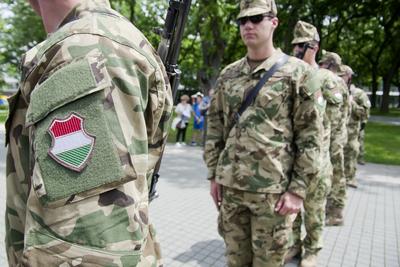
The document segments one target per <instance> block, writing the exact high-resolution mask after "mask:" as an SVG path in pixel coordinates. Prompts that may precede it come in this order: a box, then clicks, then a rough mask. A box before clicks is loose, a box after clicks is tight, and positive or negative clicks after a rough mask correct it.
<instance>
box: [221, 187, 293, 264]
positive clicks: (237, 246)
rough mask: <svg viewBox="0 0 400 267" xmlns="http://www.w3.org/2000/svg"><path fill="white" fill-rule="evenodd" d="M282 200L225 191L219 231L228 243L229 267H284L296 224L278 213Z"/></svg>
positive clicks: (267, 196)
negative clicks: (292, 229)
mask: <svg viewBox="0 0 400 267" xmlns="http://www.w3.org/2000/svg"><path fill="white" fill-rule="evenodd" d="M279 197H280V194H265V193H251V192H246V191H242V190H237V189H232V188H228V187H224V188H223V199H222V205H221V209H220V214H219V217H218V230H219V233H220V234H221V236H222V237H223V238H224V240H225V244H226V252H225V255H226V257H227V261H228V266H230V267H244V266H248V267H250V266H253V267H275V266H283V259H284V256H285V254H286V253H287V250H288V238H289V234H290V229H291V226H292V223H291V221H292V220H291V218H290V216H281V215H278V214H277V213H275V210H274V209H275V204H276V202H277V201H278V200H279Z"/></svg>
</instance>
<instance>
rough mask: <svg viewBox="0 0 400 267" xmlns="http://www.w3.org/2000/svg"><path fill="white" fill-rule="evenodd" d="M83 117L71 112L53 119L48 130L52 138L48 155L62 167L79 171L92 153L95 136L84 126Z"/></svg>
mask: <svg viewBox="0 0 400 267" xmlns="http://www.w3.org/2000/svg"><path fill="white" fill-rule="evenodd" d="M83 123H84V118H82V117H80V116H79V115H77V114H75V113H72V114H71V115H69V116H68V117H67V118H66V119H64V120H63V119H54V120H53V122H52V123H51V125H50V127H49V129H48V132H49V133H50V135H51V138H52V147H51V148H50V150H49V155H50V157H52V158H53V159H54V160H55V161H57V162H58V163H59V164H61V165H63V166H64V167H66V168H68V169H71V170H74V171H77V172H81V171H82V170H83V169H84V168H85V167H86V165H87V163H88V160H89V158H90V156H91V154H92V151H93V147H94V142H95V137H94V136H91V135H89V134H88V133H87V132H86V131H85V128H84V124H83Z"/></svg>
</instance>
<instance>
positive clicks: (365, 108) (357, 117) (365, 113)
mask: <svg viewBox="0 0 400 267" xmlns="http://www.w3.org/2000/svg"><path fill="white" fill-rule="evenodd" d="M350 95H351V97H352V101H351V114H350V119H349V122H348V124H349V125H351V124H360V123H361V122H365V121H367V120H368V117H369V110H370V108H371V102H370V101H369V98H368V95H367V94H366V93H365V92H364V91H363V90H362V89H360V88H357V87H355V86H354V85H353V84H352V85H351V86H350Z"/></svg>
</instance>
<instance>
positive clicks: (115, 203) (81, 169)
mask: <svg viewBox="0 0 400 267" xmlns="http://www.w3.org/2000/svg"><path fill="white" fill-rule="evenodd" d="M31 4H32V5H33V7H34V8H35V10H36V11H37V12H38V13H39V14H40V15H41V16H42V18H43V21H44V24H45V28H46V31H47V32H48V33H49V35H48V38H47V40H46V41H45V42H43V43H41V44H40V45H37V46H36V47H34V48H33V49H32V50H30V51H28V52H27V53H26V56H25V58H24V59H23V62H22V78H21V83H20V87H19V91H18V92H17V94H16V95H14V96H13V97H12V98H11V99H10V115H9V118H8V120H7V123H6V130H7V135H6V143H7V144H8V154H7V210H6V247H7V255H8V260H9V264H10V266H32V267H36V266H41V267H42V266H127V267H128V266H143V267H150V266H161V265H162V262H161V259H160V252H159V245H158V243H157V242H156V241H155V240H154V235H155V233H154V229H153V228H152V226H151V225H150V223H149V217H148V215H149V214H148V185H149V182H150V181H149V179H150V177H151V174H152V170H153V168H154V166H155V164H156V162H157V160H158V158H159V156H160V151H161V148H162V146H163V145H164V141H165V140H166V134H167V130H168V127H167V124H168V121H169V118H170V114H171V108H172V106H171V105H172V96H171V90H170V87H169V84H168V80H167V77H166V73H165V70H164V68H163V65H162V62H161V60H160V59H159V57H158V56H157V55H156V53H155V51H154V49H153V48H152V47H151V46H150V44H149V42H148V41H147V40H146V38H145V37H144V36H143V35H142V33H141V32H140V31H139V30H138V29H137V28H136V27H134V26H133V25H132V24H131V23H130V22H129V21H128V20H126V19H125V18H123V17H122V16H121V15H120V14H118V13H117V12H115V11H114V10H112V9H111V8H110V4H109V2H108V1H107V0H85V1H76V0H62V1H61V0H54V1H51V2H50V1H47V0H31ZM50 15H51V17H52V19H49V16H50Z"/></svg>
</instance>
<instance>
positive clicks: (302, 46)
mask: <svg viewBox="0 0 400 267" xmlns="http://www.w3.org/2000/svg"><path fill="white" fill-rule="evenodd" d="M305 45H306V43H298V44H294V45H293V46H298V47H299V48H304V46H305Z"/></svg>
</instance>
